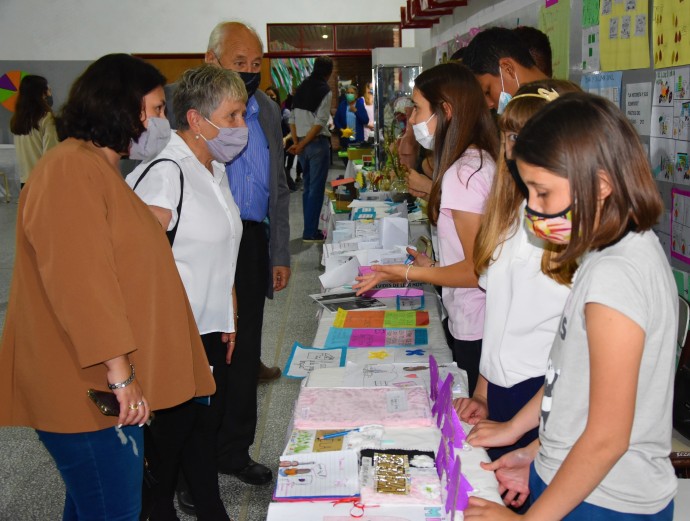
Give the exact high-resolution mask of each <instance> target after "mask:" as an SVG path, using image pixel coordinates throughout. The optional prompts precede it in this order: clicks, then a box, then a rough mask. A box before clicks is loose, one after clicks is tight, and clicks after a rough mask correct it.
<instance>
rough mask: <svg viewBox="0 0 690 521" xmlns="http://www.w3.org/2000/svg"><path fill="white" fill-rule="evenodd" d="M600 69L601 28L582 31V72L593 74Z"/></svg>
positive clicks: (596, 27)
mask: <svg viewBox="0 0 690 521" xmlns="http://www.w3.org/2000/svg"><path fill="white" fill-rule="evenodd" d="M600 69H601V64H600V60H599V26H595V27H589V28H587V29H582V70H583V71H585V72H593V71H598V70H600Z"/></svg>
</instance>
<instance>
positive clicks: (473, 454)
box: [267, 288, 502, 521]
mask: <svg viewBox="0 0 690 521" xmlns="http://www.w3.org/2000/svg"><path fill="white" fill-rule="evenodd" d="M377 298H379V297H377ZM424 299H425V311H428V312H429V325H428V326H427V330H428V338H429V342H428V344H427V345H423V346H415V347H420V348H423V350H424V357H423V358H424V359H425V361H427V362H428V357H429V355H430V354H433V355H434V358H435V359H436V360H437V361H438V363H439V365H442V364H448V363H451V362H452V360H451V353H450V350H449V349H448V346H447V344H446V340H445V334H444V332H443V328H442V325H441V321H440V303H439V299H438V298H437V297H436V292H435V291H434V290H433V289H432V288H426V289H425V291H424ZM379 300H381V301H382V302H384V303H385V304H386V306H387V309H393V310H394V309H395V307H396V304H395V302H396V300H395V298H379ZM335 317H336V313H331V312H329V311H327V310H325V309H324V310H322V311H321V312H320V314H319V315H318V320H319V325H318V329H317V333H316V336H315V338H314V342H313V343H312V346H313V347H324V345H325V343H326V338H327V336H328V332H329V330H330V328H331V327H332V326H333V323H334V320H335ZM376 349H377V348H355V349H352V348H351V349H348V352H347V359H348V367H340V368H331V369H317V370H314V371H313V372H312V373H311V374H310V375H309V377H308V378H306V379H305V380H304V382H303V388H305V389H306V388H331V389H333V388H343V390H344V389H345V387H344V382H345V380H346V378H345V377H346V372H347V371H348V370H351V369H352V367H353V366H354V365H353V364H352V360H353V359H354V358H356V359H358V360H360V361H361V359H362V353H363V352H366V351H368V350H372V351H374V350H376ZM378 349H379V350H380V349H381V348H378ZM395 349H400V350H401V351H403V352H404V351H405V348H395ZM367 363H371V364H376V363H381V364H385V363H390V361H388V360H379V359H377V358H376V357H373V358H372V359H371V360H367ZM410 363H412V364H418V363H421V362H420V360H418V359H417V358H415V359H414V360H412V359H411V360H410ZM463 376H464V375H463ZM466 385H467V384H466V381H465V382H464V386H465V389H466ZM463 428H464V430H465V432H469V430H470V428H471V426H469V425H466V424H463ZM383 439H384V440H385V443H386V444H387V445H388V446H391V447H396V448H397V447H403V448H404V449H405V450H417V451H427V452H436V450H437V449H438V446H439V442H440V440H441V432H440V430H439V429H437V428H436V427H435V425H433V426H430V427H385V430H384V435H383ZM382 447H383V445H382ZM456 454H458V455H459V457H460V460H461V464H462V473H463V474H464V476H465V477H466V478H467V480H468V481H469V483H470V484H471V485H472V488H473V489H474V491H473V492H472V495H476V496H478V497H482V498H485V499H488V500H490V501H495V502H497V503H502V501H501V497H500V495H499V493H498V483H497V481H496V478H495V475H494V473H493V472H489V471H485V470H483V469H482V468H481V467H480V465H479V463H480V462H489V461H490V460H489V457H488V455H487V453H486V451H485V450H483V449H480V448H472V447H469V446H468V445H465V446H464V447H463V448H460V449H458V452H456ZM401 501H404V499H401V498H399V497H396V498H393V499H392V503H391V504H381V501H378V502H377V504H376V505H367V504H366V502H364V504H363V508H364V511H363V512H362V510H361V506H359V505H360V504H361V503H360V502H359V501H357V502H356V505H355V502H353V500H350V501H349V502H342V503H338V502H334V501H297V502H280V503H278V502H276V503H272V504H271V505H270V507H269V510H268V517H267V519H268V520H269V521H283V520H285V519H299V520H300V521H312V520H313V521H323V520H324V519H329V520H330V519H333V520H336V519H337V520H338V521H340V520H341V519H342V520H343V521H344V520H346V519H350V518H352V517H351V516H355V517H362V516H360V514H364V518H365V519H366V518H368V517H370V516H377V517H378V516H382V519H395V520H396V521H431V520H442V519H450V518H449V517H445V516H446V514H445V512H444V509H443V507H439V506H438V504H435V505H433V504H429V505H423V504H400V503H401ZM455 518H456V519H462V516H461V514H460V513H458V515H456V517H455Z"/></svg>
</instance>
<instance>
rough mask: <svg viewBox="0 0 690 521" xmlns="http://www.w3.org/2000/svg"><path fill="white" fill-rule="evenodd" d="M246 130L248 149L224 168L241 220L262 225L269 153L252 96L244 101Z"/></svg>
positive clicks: (264, 213)
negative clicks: (245, 105)
mask: <svg viewBox="0 0 690 521" xmlns="http://www.w3.org/2000/svg"><path fill="white" fill-rule="evenodd" d="M245 122H246V123H247V128H248V129H249V141H248V142H247V148H245V149H244V151H243V152H242V153H241V154H240V155H239V156H237V157H236V158H235V159H233V161H232V162H231V163H228V164H227V165H225V171H226V172H227V174H228V180H229V181H230V190H231V191H232V196H233V198H234V199H235V202H236V203H237V206H238V207H239V209H240V217H241V218H242V220H243V221H257V222H262V221H263V220H264V219H265V218H266V216H267V215H268V195H269V186H268V182H269V172H268V171H269V166H270V164H269V153H268V152H269V151H268V141H267V140H266V136H265V135H264V131H263V130H262V129H261V125H260V123H259V104H258V103H257V101H256V99H255V98H254V96H252V97H251V98H249V101H248V102H247V116H246V118H245Z"/></svg>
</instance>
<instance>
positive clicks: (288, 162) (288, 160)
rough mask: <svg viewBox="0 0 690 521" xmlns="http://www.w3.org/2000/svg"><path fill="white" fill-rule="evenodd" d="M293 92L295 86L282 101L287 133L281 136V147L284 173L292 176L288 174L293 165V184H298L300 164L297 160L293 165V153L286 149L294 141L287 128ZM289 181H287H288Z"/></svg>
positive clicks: (299, 181)
mask: <svg viewBox="0 0 690 521" xmlns="http://www.w3.org/2000/svg"><path fill="white" fill-rule="evenodd" d="M294 92H295V87H293V88H292V92H291V93H290V94H288V95H287V96H286V97H285V101H284V102H283V112H282V115H283V118H285V117H286V116H287V124H288V135H287V136H285V137H283V148H284V150H285V175H286V176H288V178H290V179H291V178H292V176H291V175H290V172H291V171H292V167H293V166H295V186H297V185H298V184H300V183H301V182H302V164H301V163H300V162H299V161H297V164H296V165H295V154H290V153H289V152H288V150H290V147H291V146H292V145H294V143H295V141H294V140H293V139H292V132H291V131H290V130H289V128H290V113H291V112H292V103H293V100H294V98H293V94H294ZM288 183H289V181H288Z"/></svg>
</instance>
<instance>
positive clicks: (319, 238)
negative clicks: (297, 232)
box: [302, 232, 325, 244]
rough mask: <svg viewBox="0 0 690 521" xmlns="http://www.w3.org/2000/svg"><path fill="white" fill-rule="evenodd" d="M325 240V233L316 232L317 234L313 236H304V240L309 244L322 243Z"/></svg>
mask: <svg viewBox="0 0 690 521" xmlns="http://www.w3.org/2000/svg"><path fill="white" fill-rule="evenodd" d="M324 240H325V237H324V236H323V233H321V232H316V235H314V236H312V237H302V242H304V243H307V244H320V243H322V242H323V241H324Z"/></svg>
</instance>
